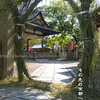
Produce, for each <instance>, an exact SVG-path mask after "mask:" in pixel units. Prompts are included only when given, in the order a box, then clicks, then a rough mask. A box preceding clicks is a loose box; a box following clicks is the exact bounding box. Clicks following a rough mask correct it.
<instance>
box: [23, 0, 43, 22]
mask: <svg viewBox="0 0 100 100" xmlns="http://www.w3.org/2000/svg"><path fill="white" fill-rule="evenodd" d="M40 1H42V0H35V1H34V2H33V3H32V4H31V5H30V7H29V8H28V9H27V11H26V13H25V14H24V15H23V16H22V19H23V22H24V21H26V20H27V19H28V17H29V15H30V14H31V12H32V11H33V9H34V8H35V7H36V6H37V4H38V3H39V2H40Z"/></svg>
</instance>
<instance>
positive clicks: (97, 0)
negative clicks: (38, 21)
mask: <svg viewBox="0 0 100 100" xmlns="http://www.w3.org/2000/svg"><path fill="white" fill-rule="evenodd" d="M51 1H56V0H42V2H41V3H39V4H38V7H40V6H41V5H45V4H46V5H49V4H50V2H51ZM75 1H78V0H75ZM95 1H96V2H97V3H98V5H100V0H95Z"/></svg>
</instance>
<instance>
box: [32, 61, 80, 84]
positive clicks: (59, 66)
mask: <svg viewBox="0 0 100 100" xmlns="http://www.w3.org/2000/svg"><path fill="white" fill-rule="evenodd" d="M77 65H78V62H74V61H52V60H51V61H47V62H46V64H44V65H43V66H41V67H40V68H38V69H37V70H36V71H35V72H33V73H32V74H31V76H32V78H33V79H34V80H39V81H44V82H51V83H69V82H71V81H72V80H73V79H74V78H75V77H76V76H77V74H76V73H75V71H74V70H77V69H78V67H77Z"/></svg>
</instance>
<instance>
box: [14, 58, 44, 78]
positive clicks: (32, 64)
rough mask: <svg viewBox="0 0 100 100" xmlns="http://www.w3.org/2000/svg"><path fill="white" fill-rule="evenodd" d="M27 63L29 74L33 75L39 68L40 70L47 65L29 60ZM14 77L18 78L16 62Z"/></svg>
mask: <svg viewBox="0 0 100 100" xmlns="http://www.w3.org/2000/svg"><path fill="white" fill-rule="evenodd" d="M25 63H26V67H27V69H28V72H29V74H31V73H32V72H34V71H35V70H36V69H37V68H39V67H41V66H42V65H44V64H45V62H37V61H33V60H27V61H25ZM14 76H17V68H16V62H15V63H14Z"/></svg>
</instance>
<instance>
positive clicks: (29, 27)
mask: <svg viewBox="0 0 100 100" xmlns="http://www.w3.org/2000/svg"><path fill="white" fill-rule="evenodd" d="M25 26H26V28H25V32H26V33H30V34H33V35H38V36H49V35H54V34H59V33H61V32H60V31H56V30H53V29H50V27H49V26H48V24H47V23H46V21H45V20H44V18H43V15H42V12H41V10H40V9H36V10H35V11H34V13H33V14H31V15H30V17H29V19H28V21H27V22H26V25H25Z"/></svg>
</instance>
